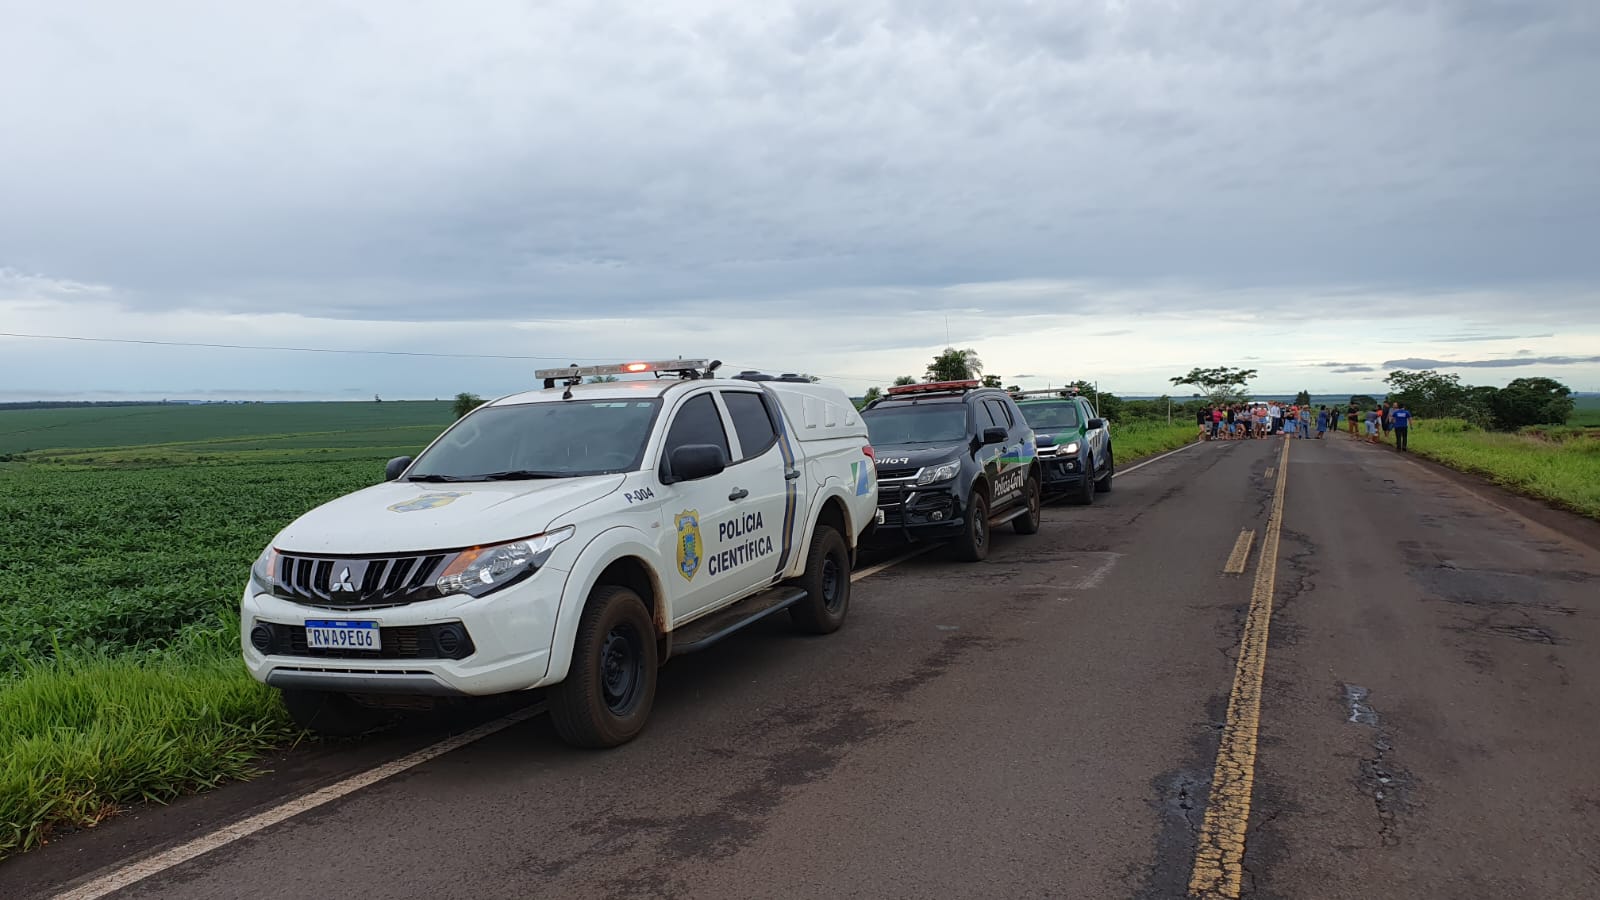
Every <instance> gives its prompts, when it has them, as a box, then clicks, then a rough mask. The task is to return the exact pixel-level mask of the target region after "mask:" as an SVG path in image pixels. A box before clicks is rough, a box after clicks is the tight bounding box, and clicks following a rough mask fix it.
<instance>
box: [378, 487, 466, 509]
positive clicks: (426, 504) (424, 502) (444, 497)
mask: <svg viewBox="0 0 1600 900" xmlns="http://www.w3.org/2000/svg"><path fill="white" fill-rule="evenodd" d="M470 493H472V492H471V491H439V492H437V493H432V494H423V495H422V496H420V497H417V498H415V499H412V500H407V501H405V502H404V503H396V504H394V505H393V506H390V507H389V511H390V512H397V513H408V512H417V511H418V510H424V509H438V508H439V507H441V506H449V505H450V504H452V503H454V502H456V498H457V497H465V496H467V495H468V494H470Z"/></svg>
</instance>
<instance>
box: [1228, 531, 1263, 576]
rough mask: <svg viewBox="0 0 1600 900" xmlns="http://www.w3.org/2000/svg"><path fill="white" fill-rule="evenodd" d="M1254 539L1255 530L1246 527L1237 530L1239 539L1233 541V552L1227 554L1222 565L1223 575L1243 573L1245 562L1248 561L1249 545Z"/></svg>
mask: <svg viewBox="0 0 1600 900" xmlns="http://www.w3.org/2000/svg"><path fill="white" fill-rule="evenodd" d="M1255 540H1256V533H1255V531H1253V530H1251V529H1248V528H1247V529H1245V530H1244V531H1241V532H1239V539H1238V540H1236V541H1234V542H1233V552H1232V553H1229V554H1228V561H1227V563H1225V564H1224V565H1223V567H1222V572H1223V574H1224V575H1243V574H1244V567H1245V564H1246V563H1248V562H1249V561H1250V545H1251V544H1254V543H1255Z"/></svg>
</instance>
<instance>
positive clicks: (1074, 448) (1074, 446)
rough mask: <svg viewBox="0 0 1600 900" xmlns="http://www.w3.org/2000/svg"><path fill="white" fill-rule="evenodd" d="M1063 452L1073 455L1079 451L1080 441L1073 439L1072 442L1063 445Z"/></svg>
mask: <svg viewBox="0 0 1600 900" xmlns="http://www.w3.org/2000/svg"><path fill="white" fill-rule="evenodd" d="M1061 452H1062V453H1065V454H1067V455H1068V456H1071V455H1072V454H1074V453H1077V452H1078V442H1077V441H1073V442H1072V443H1070V444H1068V445H1066V446H1065V447H1062V448H1061Z"/></svg>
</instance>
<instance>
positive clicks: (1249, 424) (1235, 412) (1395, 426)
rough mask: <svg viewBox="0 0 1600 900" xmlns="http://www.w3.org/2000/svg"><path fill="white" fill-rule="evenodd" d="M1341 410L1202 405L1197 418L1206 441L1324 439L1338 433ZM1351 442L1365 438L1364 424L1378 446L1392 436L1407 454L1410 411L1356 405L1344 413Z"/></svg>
mask: <svg viewBox="0 0 1600 900" xmlns="http://www.w3.org/2000/svg"><path fill="white" fill-rule="evenodd" d="M1340 414H1341V413H1340V410H1339V409H1338V408H1337V407H1332V408H1330V407H1329V406H1328V405H1327V404H1322V405H1320V406H1317V407H1316V408H1315V409H1313V408H1312V406H1311V404H1309V403H1279V402H1277V401H1276V400H1274V401H1269V402H1266V403H1231V404H1214V405H1212V406H1209V407H1207V406H1202V407H1201V408H1200V410H1199V411H1198V412H1197V413H1196V415H1195V424H1196V425H1198V426H1199V428H1200V437H1201V439H1202V440H1207V441H1242V440H1246V439H1260V438H1266V437H1272V436H1274V435H1279V434H1281V435H1285V436H1287V437H1299V438H1310V437H1312V431H1313V430H1315V432H1316V437H1318V438H1321V437H1322V436H1323V435H1325V434H1327V433H1328V431H1330V430H1332V431H1335V432H1337V431H1338V430H1339V418H1340ZM1343 415H1344V417H1345V421H1346V423H1347V424H1348V425H1349V434H1350V437H1351V438H1352V439H1355V440H1359V439H1361V437H1362V434H1361V433H1360V430H1359V426H1360V425H1361V423H1362V422H1363V421H1365V423H1366V424H1365V437H1366V439H1367V440H1368V441H1370V442H1372V443H1374V444H1378V443H1382V442H1383V440H1384V439H1385V438H1386V437H1388V436H1391V435H1392V436H1393V437H1394V441H1395V447H1396V449H1398V450H1400V451H1401V452H1402V453H1404V452H1405V451H1406V449H1407V438H1408V436H1409V434H1410V431H1411V418H1412V417H1411V412H1410V410H1407V409H1406V408H1405V407H1404V406H1403V405H1402V404H1400V403H1398V402H1388V403H1380V404H1379V405H1378V407H1377V408H1376V409H1369V410H1367V411H1366V412H1365V413H1363V412H1362V411H1361V409H1360V408H1359V407H1357V406H1356V405H1355V404H1354V403H1352V404H1350V406H1349V408H1348V409H1347V410H1344V411H1343Z"/></svg>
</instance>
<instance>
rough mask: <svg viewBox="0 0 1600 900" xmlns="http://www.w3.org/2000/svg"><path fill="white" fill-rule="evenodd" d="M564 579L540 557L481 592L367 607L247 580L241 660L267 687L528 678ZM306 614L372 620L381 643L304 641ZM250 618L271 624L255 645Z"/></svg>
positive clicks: (442, 689) (491, 685)
mask: <svg viewBox="0 0 1600 900" xmlns="http://www.w3.org/2000/svg"><path fill="white" fill-rule="evenodd" d="M566 580H567V573H566V572H564V571H561V570H557V569H553V568H551V567H545V568H544V569H541V570H540V571H539V572H538V573H536V574H535V575H534V576H533V577H531V578H529V579H527V580H526V581H523V582H521V583H519V584H515V585H512V586H510V587H507V588H505V589H504V590H502V591H500V592H497V593H494V594H490V595H489V596H487V597H483V598H476V599H475V598H471V597H464V596H454V597H441V598H438V599H434V600H424V601H421V602H418V603H412V604H407V605H404V606H391V607H385V608H381V609H371V610H352V609H337V610H336V609H328V608H324V607H319V606H309V605H305V604H302V603H296V602H293V601H290V600H286V599H283V598H281V597H277V596H274V595H272V594H263V593H257V592H256V588H255V586H254V585H251V586H250V587H249V588H248V589H247V590H246V592H245V595H244V599H243V600H242V602H241V603H240V615H239V624H240V631H241V635H240V639H241V640H240V643H241V645H242V650H243V652H244V661H245V667H246V668H247V669H249V671H250V675H251V677H253V678H255V679H256V680H257V681H260V682H263V683H265V684H270V685H273V686H275V687H282V688H310V689H316V690H334V691H344V692H349V693H369V694H429V695H435V696H452V695H454V696H485V695H489V694H500V693H505V692H508V691H519V690H524V689H527V688H531V687H536V686H538V684H539V682H540V681H541V680H542V679H543V678H544V677H545V675H546V673H547V672H548V671H549V664H550V650H551V643H552V641H553V640H554V635H555V621H556V612H557V610H558V608H559V607H560V602H561V596H560V594H561V589H562V586H563V585H564V584H565V583H566ZM315 619H340V620H358V621H364V622H376V623H378V627H379V629H380V634H381V635H382V641H381V643H382V645H383V649H382V650H380V651H365V650H361V651H317V650H310V649H307V648H306V646H305V640H304V636H303V629H304V626H305V623H306V621H307V620H315ZM257 624H265V625H267V626H269V628H270V629H271V631H272V635H273V639H272V640H271V641H269V642H265V643H266V644H267V646H266V649H265V650H264V651H263V650H262V649H258V648H257V647H256V646H255V644H254V643H253V642H252V630H253V629H254V628H255V626H256V625H257ZM444 632H451V634H449V635H445V634H444ZM445 637H449V638H450V640H444V638H445ZM463 639H464V640H463Z"/></svg>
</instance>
